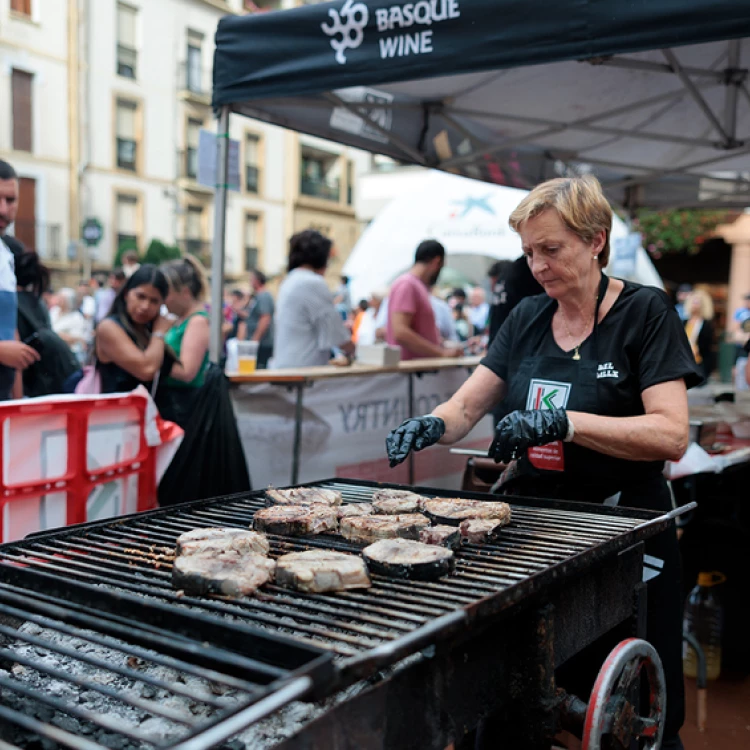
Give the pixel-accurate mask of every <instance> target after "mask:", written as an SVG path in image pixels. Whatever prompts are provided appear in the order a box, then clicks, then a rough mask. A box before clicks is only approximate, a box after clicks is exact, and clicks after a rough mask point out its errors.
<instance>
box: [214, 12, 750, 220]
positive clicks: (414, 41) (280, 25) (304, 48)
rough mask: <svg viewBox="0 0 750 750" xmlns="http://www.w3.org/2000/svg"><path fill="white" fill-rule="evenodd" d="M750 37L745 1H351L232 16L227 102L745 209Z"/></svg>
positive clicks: (401, 150)
mask: <svg viewBox="0 0 750 750" xmlns="http://www.w3.org/2000/svg"><path fill="white" fill-rule="evenodd" d="M745 37H750V1H748V0H557V2H548V1H547V0H545V1H544V2H541V1H536V2H534V1H533V0H497V1H496V2H490V0H419V2H406V3H404V2H388V0H385V1H384V2H373V1H370V2H360V1H357V2H355V1H354V0H345V1H342V0H338V1H337V2H332V3H325V4H320V5H312V6H306V7H302V8H298V9H295V10H290V11H283V12H275V13H265V14H263V13H257V14H253V15H249V16H242V17H228V18H225V19H223V20H222V21H221V23H220V24H219V28H218V31H217V36H216V44H217V46H216V54H215V60H214V106H215V107H216V108H219V107H222V106H224V105H229V106H230V107H231V109H232V110H233V111H235V112H239V113H242V114H245V115H248V116H250V117H255V118H258V119H261V120H265V121H267V122H272V123H276V124H279V125H283V126H285V127H289V128H293V129H295V130H299V131H301V132H306V133H311V134H314V135H318V136H321V137H324V138H328V139H331V140H335V141H339V142H342V143H346V144H349V145H352V146H356V147H359V148H363V149H366V150H369V151H374V152H379V153H384V154H387V155H389V156H391V157H393V158H396V159H399V160H403V161H407V162H411V163H417V164H423V165H425V166H431V167H436V168H439V169H444V170H448V171H451V172H456V173H460V174H464V175H467V176H470V177H475V178H479V179H483V180H487V181H490V182H495V183H500V184H508V185H513V186H516V187H529V186H531V185H533V184H535V183H537V182H539V181H540V180H543V179H546V178H548V177H551V176H555V175H559V174H566V173H570V172H571V171H573V172H579V173H580V172H583V171H593V172H594V173H596V174H597V175H598V176H599V177H600V179H601V180H602V182H603V184H604V185H605V189H606V190H607V192H608V194H609V196H610V198H611V199H612V200H614V201H616V202H618V203H620V204H622V205H631V206H635V205H650V206H667V205H670V206H695V205H701V206H719V205H721V206H724V205H735V206H736V205H745V204H747V203H750V200H749V199H748V194H750V180H749V179H748V175H750V92H749V91H748V87H747V69H746V67H744V66H743V61H744V63H745V64H746V63H747V59H748V56H749V55H750V46H749V45H748V44H747V40H746V39H745ZM743 58H744V60H743ZM743 172H746V173H747V175H746V174H743Z"/></svg>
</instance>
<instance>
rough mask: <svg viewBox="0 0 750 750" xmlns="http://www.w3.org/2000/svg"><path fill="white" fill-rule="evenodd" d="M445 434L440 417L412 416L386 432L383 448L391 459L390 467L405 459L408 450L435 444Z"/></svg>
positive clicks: (418, 449) (419, 449)
mask: <svg viewBox="0 0 750 750" xmlns="http://www.w3.org/2000/svg"><path fill="white" fill-rule="evenodd" d="M444 434H445V422H443V420H442V419H440V417H433V416H431V415H427V416H426V417H412V418H411V419H407V420H406V421H405V422H403V423H402V424H400V425H399V426H398V427H397V428H396V429H395V430H391V431H390V432H389V433H388V437H387V438H386V439H385V450H386V452H387V453H388V458H389V459H390V461H391V468H393V467H394V466H397V465H398V464H400V463H401V462H402V461H404V460H405V459H406V457H407V456H408V455H409V451H413V450H414V451H421V450H422V448H427V446H429V445H435V443H437V441H438V440H440V438H441V437H443V435H444Z"/></svg>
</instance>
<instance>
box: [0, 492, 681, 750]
mask: <svg viewBox="0 0 750 750" xmlns="http://www.w3.org/2000/svg"><path fill="white" fill-rule="evenodd" d="M320 485H321V486H324V487H329V488H332V489H337V490H339V491H341V492H342V494H343V495H344V499H345V502H363V501H367V500H369V499H370V498H371V495H372V492H373V490H374V489H375V488H376V487H380V486H382V485H375V484H364V483H355V482H351V481H347V480H331V481H328V482H325V483H320ZM415 489H416V491H420V488H415ZM422 491H423V492H424V493H425V494H428V495H436V496H439V495H442V496H447V495H449V494H450V495H451V496H461V497H474V498H477V499H481V498H482V496H481V495H472V494H470V493H456V492H452V493H445V492H438V491H435V490H426V489H425V490H422ZM485 497H486V496H485ZM513 500H514V502H512V503H511V504H512V511H513V523H512V524H511V525H510V526H508V527H506V528H505V529H504V530H503V532H502V536H501V539H500V540H499V541H498V542H497V543H495V544H492V545H482V546H477V545H467V546H465V547H463V548H462V549H461V550H460V552H458V554H457V564H456V572H455V574H454V575H452V576H450V577H448V578H445V579H442V580H440V581H437V582H419V581H396V580H393V579H388V578H385V577H382V576H377V575H376V576H373V587H372V588H371V589H368V590H366V591H362V592H356V591H351V592H344V593H340V594H303V593H298V592H291V591H288V590H285V589H282V588H279V587H277V586H268V587H266V588H265V589H264V590H263V592H261V593H259V594H258V595H256V596H255V597H253V598H248V599H242V600H234V601H230V600H225V599H222V598H219V597H211V598H195V597H189V596H182V595H181V594H180V593H178V592H176V591H175V590H174V589H173V588H172V586H171V554H172V552H173V548H174V543H175V539H176V537H177V536H178V535H179V534H181V533H183V532H185V531H188V530H191V529H194V528H198V527H201V526H217V525H220V526H239V527H245V528H246V527H248V526H249V525H251V523H252V518H253V514H254V512H255V511H256V510H257V509H259V508H261V507H263V506H264V505H265V501H264V499H263V494H262V493H253V494H251V495H249V496H248V495H244V496H234V497H230V498H218V499H214V500H209V501H201V502H198V503H192V504H189V505H185V506H177V507H173V508H168V509H163V510H159V511H154V512H151V513H146V514H139V515H135V516H130V517H127V518H125V519H118V520H116V521H109V522H104V523H97V524H88V525H85V526H80V527H74V528H72V529H66V530H63V531H59V532H54V533H44V534H40V535H36V536H33V537H29V538H27V539H26V540H24V541H23V542H21V543H13V544H7V545H3V546H2V547H0V581H2V582H4V584H5V585H4V586H3V587H1V588H0V615H4V616H5V617H6V618H7V617H10V618H17V619H18V620H22V621H25V622H26V623H27V624H26V625H25V626H24V628H22V629H21V631H20V632H18V631H16V630H14V628H13V627H9V626H6V625H3V626H0V637H2V638H4V639H5V641H6V643H5V645H4V646H3V647H2V648H0V657H2V658H3V659H6V660H8V662H9V663H15V664H16V667H14V669H16V671H17V672H18V670H19V669H20V670H26V671H27V672H28V671H29V670H30V671H32V672H36V673H38V674H39V675H40V678H39V680H38V681H37V682H38V684H37V685H36V687H34V681H31V682H29V681H28V679H27V680H26V681H24V680H22V679H19V675H18V674H14V673H13V672H12V671H11V672H8V673H7V676H6V675H5V674H3V673H0V692H1V693H2V696H3V698H4V700H3V701H2V703H3V704H4V705H3V706H0V720H5V721H7V722H10V723H14V724H16V725H18V726H21V727H24V728H25V729H28V730H29V731H33V732H36V733H37V734H39V735H41V736H44V737H48V738H49V739H51V740H54V741H56V742H58V743H59V744H61V745H63V746H67V747H84V748H87V747H92V748H93V747H103V746H107V745H102V744H98V743H96V742H94V743H93V744H92V743H89V744H88V745H87V744H85V743H86V742H89V741H88V740H85V741H84V742H83V743H82V738H81V737H80V736H79V737H74V736H73V735H71V736H66V735H65V731H66V730H64V729H61V728H60V727H55V726H52V725H51V724H50V723H49V722H44V721H42V720H37V719H34V718H30V717H29V716H27V715H24V714H23V710H22V708H21V709H18V708H14V707H13V706H14V705H16V704H17V705H19V706H23V699H24V697H26V698H35V699H36V700H39V701H41V703H42V704H44V705H45V706H46V707H47V708H48V709H49V710H52V711H65V712H67V714H68V715H70V716H72V717H73V718H74V719H76V720H77V721H79V722H81V723H82V724H84V725H86V726H89V725H93V726H95V727H97V728H99V729H100V730H103V731H105V732H116V733H118V735H120V736H122V737H125V738H127V739H128V740H129V741H131V742H132V743H133V746H134V747H135V746H153V747H174V748H185V749H187V748H188V747H190V748H198V747H209V746H210V745H209V744H206V743H207V742H208V741H209V739H210V740H211V741H212V742H213V741H214V740H216V739H217V738H218V739H226V738H227V737H228V736H230V735H229V734H227V731H229V729H228V727H229V726H236V727H237V728H240V729H241V728H242V727H243V726H246V725H247V724H248V723H249V722H250V721H253V720H256V719H258V718H260V717H261V716H263V715H265V714H267V713H269V711H272V710H274V709H275V708H277V707H279V706H280V705H283V703H284V702H288V701H290V700H294V699H295V698H299V697H303V696H305V695H308V694H309V693H310V691H311V688H312V687H313V685H315V684H317V685H318V686H322V687H319V690H318V694H321V693H325V692H326V691H330V689H332V687H333V681H332V679H331V672H332V670H333V667H332V665H331V663H330V657H331V656H333V657H334V658H335V665H336V672H337V683H336V684H337V686H339V687H340V686H342V685H345V684H351V683H352V682H354V681H355V680H357V679H359V678H362V677H364V676H367V675H370V674H372V673H373V672H374V671H375V670H376V669H377V668H380V667H383V666H386V665H388V664H392V663H394V662H395V661H397V660H398V659H400V658H402V657H404V656H407V655H409V654H411V653H414V652H416V651H418V650H419V649H420V648H423V647H424V646H426V645H429V644H431V643H434V642H436V641H437V640H439V639H440V638H445V637H448V636H449V635H451V634H453V633H455V632H456V631H457V630H458V629H463V630H465V628H466V626H467V624H471V623H472V622H473V621H475V620H477V619H479V618H483V617H486V616H488V615H491V614H494V613H497V612H498V611H500V610H501V609H504V608H507V607H509V606H511V605H513V604H514V603H515V602H517V601H520V600H521V599H523V598H524V597H526V596H529V595H531V594H532V593H535V592H536V591H537V590H539V588H541V587H542V586H546V585H549V584H550V583H552V582H553V581H555V580H560V579H561V578H563V577H564V576H565V575H566V574H567V573H571V572H573V571H575V570H576V569H577V568H580V567H581V566H585V565H587V564H590V563H591V562H593V561H595V560H596V559H598V558H599V557H601V556H604V555H611V554H612V553H613V552H615V551H617V550H620V549H623V548H625V547H626V546H630V545H632V544H633V543H634V542H635V541H638V540H640V539H643V538H645V537H647V536H650V535H652V534H653V533H656V532H657V531H658V530H660V529H661V528H664V527H665V526H666V525H667V523H668V519H667V518H666V517H664V516H659V514H657V513H650V512H648V511H637V510H626V509H610V508H603V507H599V506H597V507H592V506H583V505H580V504H576V503H563V502H545V501H533V500H528V499H513ZM269 539H270V541H271V556H273V557H278V556H279V555H282V554H285V553H287V552H291V551H297V550H303V549H308V548H313V547H326V548H330V549H338V550H342V551H350V552H357V551H358V550H359V549H360V546H358V545H355V544H352V543H349V542H347V541H345V540H343V539H342V538H341V537H338V536H328V535H323V536H318V537H306V538H296V539H293V538H289V537H282V536H274V535H269ZM70 639H76V640H74V641H72V643H73V644H74V645H73V646H71V645H70V642H69V641H70ZM206 642H208V644H210V645H206ZM80 643H83V646H84V647H83V648H81V647H78V648H76V647H75V646H76V645H78V646H80ZM94 646H97V647H102V648H105V649H107V653H108V657H107V659H108V660H109V661H106V660H105V661H102V659H101V658H99V657H97V656H95V655H91V654H90V653H87V652H88V650H89V649H90V648H93V647H94ZM324 653H325V655H322V654H324ZM50 654H51V655H52V656H49V655H50ZM112 654H114V655H115V656H114V657H113V656H112ZM63 658H65V659H67V660H69V661H70V660H73V661H74V662H75V663H76V665H77V667H76V668H75V669H72V670H71V669H68V670H67V671H63V670H62V668H58V666H55V665H56V663H57V662H58V661H60V660H62V659H63ZM143 664H148V665H149V666H150V667H152V668H153V669H150V670H146V669H143V668H141V667H142V665H143ZM94 668H95V669H99V670H101V669H105V670H108V672H109V673H110V674H111V675H112V679H113V685H114V687H112V686H108V685H103V684H99V683H97V682H96V681H92V680H91V679H89V678H87V677H86V674H87V671H90V670H91V669H94ZM154 669H155V670H156V672H154ZM160 669H161V670H162V671H164V673H165V674H170V675H174V674H180V675H182V677H181V679H183V680H185V682H183V683H180V682H177V683H175V682H174V681H171V682H170V680H167V679H164V678H162V677H160V676H158V675H159V674H160V673H159V670H160ZM26 677H28V675H26ZM45 680H46V681H50V680H52V681H54V682H55V683H59V685H60V686H62V687H60V690H61V692H62V693H63V694H64V695H65V696H68V697H70V696H72V695H73V694H74V693H75V692H76V691H77V692H78V693H80V692H81V691H84V692H86V691H88V692H94V693H97V694H98V695H104V696H105V697H106V698H107V699H108V700H110V701H112V702H113V705H117V706H118V709H117V710H118V711H121V710H122V711H126V712H131V713H135V714H138V716H141V715H142V716H147V717H149V719H147V720H145V721H142V722H141V723H137V724H135V725H133V726H124V725H123V720H122V718H121V717H120V716H118V715H117V711H114V712H113V713H112V714H111V715H110V714H102V713H98V714H96V713H94V712H92V711H89V710H88V709H86V708H82V707H81V706H80V705H77V704H75V701H74V702H73V705H72V706H71V705H68V704H69V703H70V701H68V702H66V701H65V700H63V699H62V698H58V697H56V696H55V695H53V694H50V693H46V692H45V691H43V690H42V691H41V695H40V694H39V693H40V691H39V686H41V685H43V684H44V682H45ZM326 684H327V687H325V686H326ZM30 685H31V687H30ZM134 686H137V689H136V688H135V687H134ZM153 695H159V696H161V697H162V699H161V700H158V701H155V700H153V699H151V698H148V697H144V696H153ZM164 696H167V699H165V698H164ZM172 696H175V697H181V698H182V699H184V700H185V701H187V705H188V707H189V712H188V713H187V714H186V713H185V711H184V710H176V709H173V708H172V707H171V704H170V701H169V699H168V698H171V697H172ZM10 697H12V700H10V701H9V700H8V698H10ZM66 706H67V707H66ZM139 712H140V713H139ZM232 717H234V718H232ZM148 721H151V724H152V725H154V727H155V728H157V729H159V732H156V733H155V734H156V736H154V734H150V733H149V732H147V731H145V730H144V728H143V727H144V726H148ZM243 722H244V723H243ZM165 727H168V728H169V732H167V735H168V739H165ZM235 731H236V729H235ZM61 732H62V733H63V734H62V735H61V734H60V733H61ZM71 737H72V738H73V739H75V742H73V741H72V739H71ZM190 738H194V744H190ZM1 742H2V739H0V743H1ZM76 743H77V744H76ZM186 743H187V744H186Z"/></svg>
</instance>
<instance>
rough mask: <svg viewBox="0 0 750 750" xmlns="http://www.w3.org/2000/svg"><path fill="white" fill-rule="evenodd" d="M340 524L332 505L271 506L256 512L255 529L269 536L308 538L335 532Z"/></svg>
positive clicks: (254, 518)
mask: <svg viewBox="0 0 750 750" xmlns="http://www.w3.org/2000/svg"><path fill="white" fill-rule="evenodd" d="M338 525H339V522H338V518H337V517H336V508H334V507H333V506H330V505H271V506H270V507H268V508H261V509H260V510H258V511H256V512H255V516H254V517H253V528H254V529H255V530H256V531H265V532H267V533H269V534H285V535H288V536H306V535H308V534H322V533H323V532H325V531H335V530H336V529H337V528H338Z"/></svg>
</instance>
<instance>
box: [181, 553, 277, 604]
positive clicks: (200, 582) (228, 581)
mask: <svg viewBox="0 0 750 750" xmlns="http://www.w3.org/2000/svg"><path fill="white" fill-rule="evenodd" d="M275 568H276V563H275V562H274V561H273V560H270V559H269V558H267V557H263V555H258V554H255V553H254V552H248V553H246V554H244V555H241V554H239V553H238V552H220V553H218V554H202V555H181V556H179V557H177V558H176V559H175V561H174V564H173V566H172V585H173V586H174V587H175V588H176V589H181V590H183V591H184V592H185V593H186V594H190V595H193V596H203V595H205V594H220V595H222V596H251V595H252V594H254V593H255V592H256V591H257V590H258V589H259V588H260V587H261V586H263V585H264V584H266V583H268V582H269V581H272V580H273V573H274V570H275Z"/></svg>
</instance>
